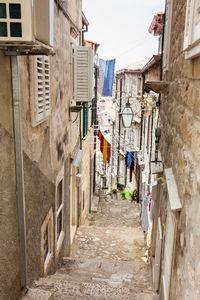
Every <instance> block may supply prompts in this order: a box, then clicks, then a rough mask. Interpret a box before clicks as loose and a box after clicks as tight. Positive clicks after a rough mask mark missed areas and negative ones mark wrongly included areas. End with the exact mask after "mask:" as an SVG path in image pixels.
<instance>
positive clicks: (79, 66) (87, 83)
mask: <svg viewBox="0 0 200 300" xmlns="http://www.w3.org/2000/svg"><path fill="white" fill-rule="evenodd" d="M93 64H94V63H93V50H92V48H91V47H75V48H74V99H75V101H76V102H89V101H92V91H93V85H94V77H93Z"/></svg>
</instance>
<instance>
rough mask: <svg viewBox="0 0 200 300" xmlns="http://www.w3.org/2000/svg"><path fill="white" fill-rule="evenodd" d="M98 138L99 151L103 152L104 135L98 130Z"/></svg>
mask: <svg viewBox="0 0 200 300" xmlns="http://www.w3.org/2000/svg"><path fill="white" fill-rule="evenodd" d="M99 140H100V151H101V152H102V153H103V142H104V136H103V134H102V133H101V131H100V130H99Z"/></svg>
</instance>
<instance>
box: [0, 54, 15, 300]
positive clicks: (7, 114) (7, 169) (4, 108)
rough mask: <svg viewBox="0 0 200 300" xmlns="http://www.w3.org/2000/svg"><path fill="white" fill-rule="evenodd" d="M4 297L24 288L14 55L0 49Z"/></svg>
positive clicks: (0, 291)
mask: <svg viewBox="0 0 200 300" xmlns="http://www.w3.org/2000/svg"><path fill="white" fill-rule="evenodd" d="M0 65H1V80H0V106H1V109H0V266H1V271H0V295H1V296H0V297H1V299H2V300H13V299H14V297H17V296H18V295H19V291H20V260H19V238H18V217H17V196H16V174H15V152H14V139H13V118H12V98H11V74H10V58H9V57H5V56H4V55H3V53H2V51H0Z"/></svg>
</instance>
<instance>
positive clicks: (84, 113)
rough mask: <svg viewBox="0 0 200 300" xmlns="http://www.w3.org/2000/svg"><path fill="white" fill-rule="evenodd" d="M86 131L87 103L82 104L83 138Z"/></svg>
mask: <svg viewBox="0 0 200 300" xmlns="http://www.w3.org/2000/svg"><path fill="white" fill-rule="evenodd" d="M87 133H88V103H84V104H83V138H84V137H85V136H86V134H87Z"/></svg>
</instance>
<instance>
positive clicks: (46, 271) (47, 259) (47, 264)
mask: <svg viewBox="0 0 200 300" xmlns="http://www.w3.org/2000/svg"><path fill="white" fill-rule="evenodd" d="M52 258H53V253H48V255H47V257H46V259H45V262H44V276H46V275H47V273H48V269H49V266H50V264H51V261H52Z"/></svg>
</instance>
